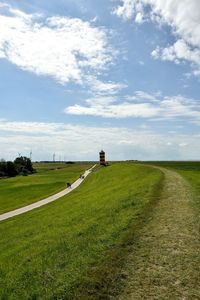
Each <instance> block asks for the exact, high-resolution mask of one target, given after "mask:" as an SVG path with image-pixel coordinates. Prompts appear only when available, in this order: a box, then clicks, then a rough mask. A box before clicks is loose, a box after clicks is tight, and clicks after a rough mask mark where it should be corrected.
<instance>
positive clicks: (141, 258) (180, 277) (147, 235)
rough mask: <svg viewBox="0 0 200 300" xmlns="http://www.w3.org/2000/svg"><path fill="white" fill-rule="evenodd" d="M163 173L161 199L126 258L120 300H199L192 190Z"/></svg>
mask: <svg viewBox="0 0 200 300" xmlns="http://www.w3.org/2000/svg"><path fill="white" fill-rule="evenodd" d="M162 171H163V172H164V174H165V181H164V186H163V190H162V193H161V199H160V201H159V202H158V204H157V205H156V207H155V208H154V209H155V211H154V212H153V213H152V216H151V219H150V220H149V221H148V222H147V223H146V224H145V225H144V227H143V228H142V229H141V231H140V233H139V234H140V237H139V239H138V240H137V242H136V243H135V244H134V245H133V251H132V252H131V254H130V256H129V257H128V265H127V276H128V279H127V285H126V286H125V289H124V291H123V294H122V295H121V296H120V297H119V298H118V299H119V300H124V299H129V300H131V299H134V300H137V299H142V300H143V299H148V300H149V299H159V300H161V299H182V300H188V299H200V233H199V225H198V222H197V217H196V215H195V212H194V211H193V208H192V195H191V189H190V186H189V185H188V183H187V182H186V181H185V180H184V179H183V178H182V177H181V176H180V175H179V174H177V173H176V172H174V171H171V170H166V169H163V168H162Z"/></svg>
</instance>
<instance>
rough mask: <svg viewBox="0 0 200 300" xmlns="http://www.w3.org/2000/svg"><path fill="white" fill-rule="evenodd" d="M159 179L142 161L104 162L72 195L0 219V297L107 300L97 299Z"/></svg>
mask: <svg viewBox="0 0 200 300" xmlns="http://www.w3.org/2000/svg"><path fill="white" fill-rule="evenodd" d="M53 172H55V171H53ZM59 172H60V171H59ZM48 176H49V175H48ZM162 178H163V176H162V173H161V172H160V171H159V170H156V169H153V168H151V167H145V166H142V165H134V164H130V163H129V164H128V163H127V164H126V163H124V164H114V165H111V166H109V167H103V168H100V169H98V170H97V171H94V172H93V174H91V175H90V176H89V177H88V178H86V180H85V182H84V183H83V184H82V185H81V186H80V187H79V188H78V189H76V190H74V191H73V192H72V193H71V194H69V195H67V196H65V197H63V198H61V199H59V200H58V201H56V202H53V203H51V204H48V205H46V206H43V207H41V208H40V209H35V210H33V211H31V212H28V213H26V214H23V215H21V216H17V217H14V218H12V219H9V220H7V221H4V222H2V223H1V224H0V226H1V243H0V253H1V256H0V261H1V265H0V275H1V286H2V289H1V294H0V298H1V299H15V300H18V299H20V300H21V299H90V298H91V299H95V297H96V299H107V298H106V296H105V297H104V296H102V298H100V297H99V298H98V295H99V291H100V289H101V288H102V286H103V284H104V283H103V281H105V282H107V284H108V283H112V281H114V280H115V276H116V274H117V272H115V271H116V267H117V268H120V267H121V266H122V265H123V260H124V258H125V257H126V253H125V251H123V248H124V247H123V246H124V245H125V244H126V245H129V243H130V244H131V243H132V242H133V240H134V232H135V230H137V226H138V224H139V222H140V220H141V219H142V218H143V217H144V215H145V214H147V213H148V211H149V210H150V208H151V205H153V203H154V202H155V201H156V199H157V197H158V191H159V190H160V185H161V184H162ZM54 179H55V176H54ZM48 181H49V179H48V180H47V182H48ZM93 293H94V294H93ZM94 295H96V296H95V297H94Z"/></svg>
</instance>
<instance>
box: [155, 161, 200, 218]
mask: <svg viewBox="0 0 200 300" xmlns="http://www.w3.org/2000/svg"><path fill="white" fill-rule="evenodd" d="M150 164H154V165H159V166H163V167H167V168H171V169H174V170H176V171H177V172H178V173H179V174H181V175H182V176H183V177H184V178H185V179H186V180H187V181H189V183H190V184H191V186H192V187H193V191H194V206H195V207H196V209H197V210H198V211H199V213H200V161H196V162H195V161H188V162H187V161H183V162H182V161H179V162H178V161H176V162H174V161H171V162H170V161H164V162H150Z"/></svg>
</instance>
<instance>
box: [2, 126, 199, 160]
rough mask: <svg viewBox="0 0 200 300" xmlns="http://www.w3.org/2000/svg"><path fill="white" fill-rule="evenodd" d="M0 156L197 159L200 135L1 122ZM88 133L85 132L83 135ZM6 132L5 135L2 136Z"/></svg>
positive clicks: (86, 158)
mask: <svg viewBox="0 0 200 300" xmlns="http://www.w3.org/2000/svg"><path fill="white" fill-rule="evenodd" d="M0 132H1V136H0V144H1V149H0V158H5V159H14V158H15V157H16V156H17V155H18V153H19V152H20V153H21V154H22V155H29V153H30V149H32V151H33V159H34V160H52V155H53V153H54V152H55V153H56V159H59V157H60V158H61V159H64V158H65V159H66V160H98V151H99V150H101V149H102V148H103V149H104V150H105V151H106V157H107V159H108V160H122V159H146V158H147V157H148V159H198V158H199V147H200V138H199V137H200V136H199V135H187V134H179V135H177V134H176V135H175V134H173V135H172V134H168V133H166V134H158V133H156V132H154V131H152V130H150V129H145V128H136V129H128V128H125V127H97V126H96V127H89V126H81V125H72V124H64V123H37V122H9V121H0ZM86 133H87V134H86ZM4 134H5V135H4Z"/></svg>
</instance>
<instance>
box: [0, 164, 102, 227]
mask: <svg viewBox="0 0 200 300" xmlns="http://www.w3.org/2000/svg"><path fill="white" fill-rule="evenodd" d="M94 167H96V165H94V166H93V167H92V168H90V169H89V170H86V171H85V173H84V174H83V177H82V178H79V179H77V180H76V181H75V182H74V183H72V185H71V187H68V188H66V189H64V190H63V191H61V192H59V193H57V194H54V195H52V196H50V197H48V198H45V199H42V200H40V201H37V202H34V203H32V204H29V205H27V206H24V207H21V208H18V209H15V210H12V211H9V212H7V213H4V214H1V215H0V221H3V220H6V219H9V218H12V217H14V216H17V215H21V214H24V213H26V212H28V211H30V210H33V209H35V208H38V207H41V206H43V205H46V204H48V203H50V202H53V201H55V200H57V199H59V198H61V197H63V196H65V195H67V194H69V193H70V192H72V191H73V190H74V189H76V188H77V187H78V186H79V185H80V184H81V183H82V182H83V180H84V179H85V178H86V177H87V176H88V175H89V174H90V173H91V172H92V170H93V168H94Z"/></svg>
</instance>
